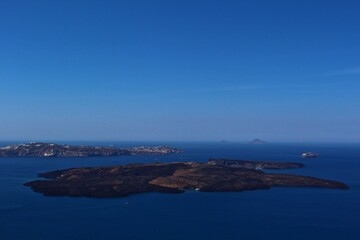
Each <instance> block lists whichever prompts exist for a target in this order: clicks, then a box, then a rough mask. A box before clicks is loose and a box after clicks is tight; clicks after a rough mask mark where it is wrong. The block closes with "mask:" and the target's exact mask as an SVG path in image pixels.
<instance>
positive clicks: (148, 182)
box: [0, 142, 349, 198]
mask: <svg viewBox="0 0 360 240" xmlns="http://www.w3.org/2000/svg"><path fill="white" fill-rule="evenodd" d="M182 152H183V151H182V150H180V149H177V148H172V147H166V146H158V147H145V146H141V147H134V148H115V147H104V146H100V147H97V146H71V145H60V144H52V143H36V142H31V143H29V144H17V145H9V146H5V147H1V148H0V157H47V158H54V157H112V156H126V155H149V154H150V155H151V154H155V155H167V154H178V153H182ZM302 167H304V164H302V163H295V162H273V161H250V160H229V159H209V160H208V162H207V163H200V162H172V163H149V164H128V165H120V166H109V167H86V168H72V169H65V170H57V171H51V172H46V173H40V174H38V176H39V177H43V178H45V179H42V180H35V181H31V182H27V183H25V184H24V185H25V186H28V187H30V188H31V189H33V190H34V191H35V192H39V193H42V194H43V195H45V196H71V197H97V198H110V197H126V196H130V195H133V194H138V193H146V192H163V193H182V192H184V191H186V190H197V191H201V192H240V191H246V190H257V189H270V188H272V187H319V188H334V189H348V188H349V187H348V186H347V185H346V184H344V183H341V182H338V181H332V180H325V179H319V178H315V177H308V176H300V175H293V174H280V173H268V172H265V171H263V170H264V169H265V170H266V169H267V170H282V169H291V168H302Z"/></svg>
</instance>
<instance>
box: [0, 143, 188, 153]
mask: <svg viewBox="0 0 360 240" xmlns="http://www.w3.org/2000/svg"><path fill="white" fill-rule="evenodd" d="M181 152H182V151H181V150H180V149H177V148H171V147H166V146H158V147H145V146H141V147H134V148H115V147H104V146H71V145H60V144H54V143H40V142H30V143H28V144H15V145H9V146H5V147H1V148H0V157H111V156H123V155H137V154H158V155H165V154H172V153H181Z"/></svg>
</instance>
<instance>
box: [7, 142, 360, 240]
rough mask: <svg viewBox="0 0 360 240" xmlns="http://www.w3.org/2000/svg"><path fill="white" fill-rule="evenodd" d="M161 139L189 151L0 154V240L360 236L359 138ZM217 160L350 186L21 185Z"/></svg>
mask: <svg viewBox="0 0 360 240" xmlns="http://www.w3.org/2000/svg"><path fill="white" fill-rule="evenodd" d="M78 144H80V143H78ZM83 144H89V143H83ZM92 144H94V145H110V144H113V145H115V146H121V147H125V146H131V145H133V146H138V145H143V144H146V145H150V144H148V143H135V142H133V143H92ZM153 144H154V145H159V144H166V145H168V146H174V147H179V148H182V149H183V150H184V151H185V152H184V153H183V154H178V155H169V156H125V157H111V158H0V191H1V192H0V240H32V239H34V240H40V239H42V240H48V239H49V240H60V239H61V240H63V239H76V240H90V239H96V240H98V239H121V240H127V239H129V240H132V239H134V240H135V239H136V240H138V239H147V240H151V239H154V240H155V239H156V240H162V239H163V240H180V239H181V240H184V239H204V240H205V239H206V240H215V239H216V240H219V239H225V240H227V239H229V240H232V239H234V240H235V239H236V240H238V239H245V240H255V239H256V240H260V239H261V240H262V239H269V240H272V239H274V240H282V239H284V240H285V239H286V240H288V239H293V240H294V239H299V240H300V239H301V240H304V239H307V240H315V239H316V240H320V239H326V240H335V239H336V240H338V239H342V240H350V239H354V240H355V239H356V240H358V239H360V145H359V144H263V145H248V144H240V143H170V144H169V143H153ZM0 145H6V143H1V144H0ZM306 151H313V152H317V153H319V154H321V157H320V158H317V159H301V158H300V157H299V155H300V154H301V153H302V152H306ZM209 157H222V158H230V159H246V160H276V161H296V162H304V163H305V167H304V168H303V169H297V170H286V171H282V172H288V173H294V174H302V175H310V176H315V177H321V178H327V179H333V180H339V181H342V182H344V183H346V184H348V185H349V186H350V189H349V190H334V189H319V188H273V189H271V190H257V191H248V192H238V193H201V192H196V191H188V192H186V193H184V194H162V193H147V194H138V195H133V196H130V197H127V198H115V199H93V198H70V197H44V196H42V195H41V194H39V193H34V192H32V191H31V190H30V189H29V188H27V187H24V186H23V185H22V184H23V183H24V182H27V181H30V180H34V179H37V174H38V173H41V172H46V171H51V170H57V169H64V168H70V167H85V166H108V165H122V164H127V163H145V162H154V161H158V162H159V161H162V162H171V161H199V162H205V161H207V159H208V158H209Z"/></svg>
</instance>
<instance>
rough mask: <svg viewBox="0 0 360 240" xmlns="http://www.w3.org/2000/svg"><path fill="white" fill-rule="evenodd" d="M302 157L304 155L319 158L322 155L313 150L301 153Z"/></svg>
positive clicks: (304, 156)
mask: <svg viewBox="0 0 360 240" xmlns="http://www.w3.org/2000/svg"><path fill="white" fill-rule="evenodd" d="M301 157H303V158H318V157H320V154H318V153H313V152H305V153H303V154H301Z"/></svg>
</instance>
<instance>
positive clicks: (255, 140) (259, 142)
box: [249, 138, 266, 144]
mask: <svg viewBox="0 0 360 240" xmlns="http://www.w3.org/2000/svg"><path fill="white" fill-rule="evenodd" d="M263 143H266V142H265V141H263V140H260V139H258V138H255V139H254V140H252V141H250V142H249V144H263Z"/></svg>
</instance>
